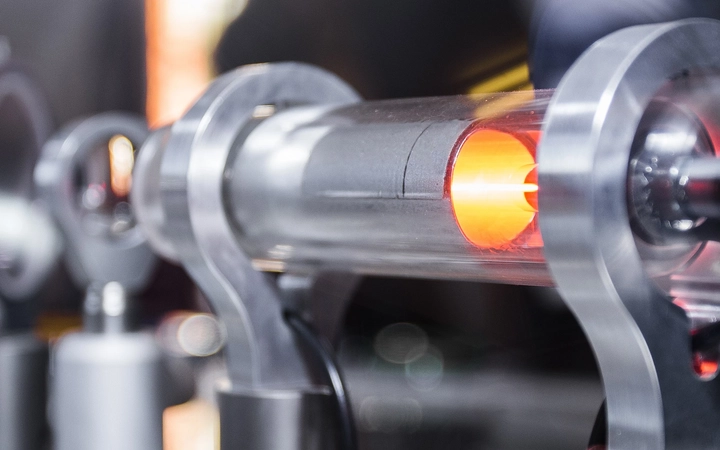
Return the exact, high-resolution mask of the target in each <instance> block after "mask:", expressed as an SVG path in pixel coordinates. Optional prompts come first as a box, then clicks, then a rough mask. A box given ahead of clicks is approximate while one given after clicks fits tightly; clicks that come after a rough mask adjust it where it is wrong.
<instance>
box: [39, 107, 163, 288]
mask: <svg viewBox="0 0 720 450" xmlns="http://www.w3.org/2000/svg"><path fill="white" fill-rule="evenodd" d="M147 135H148V131H147V125H146V124H145V123H144V121H142V120H141V119H138V118H137V117H136V116H132V115H125V114H118V113H106V114H100V115H97V116H94V117H92V118H89V119H86V120H82V121H79V122H76V123H73V124H70V125H68V126H66V127H65V128H64V129H63V130H61V131H60V132H59V133H58V134H56V135H55V136H54V137H53V138H52V139H51V140H50V141H48V142H47V143H46V144H45V147H44V149H43V154H42V158H41V160H40V161H39V163H38V166H37V167H36V169H35V182H36V184H37V187H38V191H39V194H40V196H41V197H42V199H43V200H44V202H45V204H46V205H47V206H48V207H49V208H50V209H51V210H52V212H53V215H54V217H55V220H56V221H57V222H58V223H59V225H60V228H61V229H62V231H63V233H64V235H65V238H66V247H67V248H66V249H67V252H66V260H67V262H68V266H69V268H70V271H71V274H72V275H73V278H74V279H75V282H76V283H77V284H78V285H79V286H83V287H85V286H88V285H89V284H90V283H97V284H99V285H100V286H102V285H104V284H105V283H109V282H111V281H117V282H120V283H121V284H122V285H123V286H124V287H125V289H127V290H129V291H131V292H132V291H136V290H138V289H140V288H142V287H144V286H145V284H146V283H147V280H148V278H149V277H150V275H151V274H152V269H153V267H154V264H155V261H156V258H155V256H154V255H153V253H152V251H151V250H150V248H149V247H148V246H147V244H146V241H145V237H144V236H143V235H142V233H141V231H140V230H139V228H137V227H136V226H134V225H133V223H134V222H133V219H132V212H131V209H130V206H129V204H127V202H120V203H118V204H116V205H113V204H109V205H108V207H110V208H111V210H110V211H107V212H106V211H103V210H102V208H103V207H104V206H105V205H104V203H108V202H109V201H110V200H108V199H107V197H108V196H109V195H110V194H109V191H110V180H102V179H103V177H105V176H106V175H105V174H102V173H100V174H99V179H100V180H99V181H98V183H97V185H98V188H97V189H98V192H97V193H95V192H93V189H95V184H89V182H84V180H85V178H86V177H87V176H92V172H93V167H86V166H83V164H85V163H87V162H88V161H90V160H91V159H92V157H93V156H96V157H98V158H100V159H99V161H98V166H103V165H104V162H103V161H102V157H107V156H105V155H107V152H108V151H109V149H108V148H107V146H108V145H109V144H108V142H109V140H111V139H112V138H113V137H114V136H124V137H126V138H127V139H129V141H130V145H132V146H133V147H135V148H137V147H138V146H139V145H140V144H141V143H142V142H143V141H144V140H145V139H146V137H147ZM103 170H104V168H103ZM98 171H99V172H102V171H101V170H98ZM87 172H90V175H87ZM78 181H79V183H78ZM102 183H106V184H105V186H103V185H102ZM89 194H93V197H91V196H90V195H89ZM88 198H92V199H93V200H92V201H90V204H89V205H86V203H87V202H86V200H87V199H88ZM96 198H97V200H95V199H96ZM121 207H122V208H121ZM120 209H122V210H123V211H122V212H121V215H118V213H119V212H120ZM118 223H120V224H122V226H121V227H117V225H118Z"/></svg>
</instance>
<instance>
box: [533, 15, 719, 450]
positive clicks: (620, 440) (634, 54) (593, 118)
mask: <svg viewBox="0 0 720 450" xmlns="http://www.w3.org/2000/svg"><path fill="white" fill-rule="evenodd" d="M718 42H720V22H717V21H714V20H704V19H690V20H683V21H679V22H673V23H668V24H660V25H644V26H637V27H632V28H628V29H625V30H622V31H619V32H617V33H614V34H612V35H610V36H608V37H606V38H604V39H602V40H600V41H598V42H597V43H596V44H595V45H593V46H592V47H591V48H590V49H589V50H588V51H587V52H586V53H585V54H584V55H583V56H582V57H581V58H580V59H579V60H578V61H577V62H576V63H575V64H574V65H573V66H572V68H571V69H570V71H569V72H568V73H567V74H566V76H565V77H564V78H563V80H562V82H561V83H560V85H559V87H558V89H557V91H556V92H555V95H554V97H553V100H552V102H551V104H550V107H549V109H548V111H547V115H546V123H545V126H544V128H543V138H542V140H541V143H540V146H539V151H538V154H539V161H538V163H539V185H540V186H541V188H540V191H539V206H540V208H539V209H540V228H541V230H542V235H543V241H544V243H545V248H544V253H545V256H546V258H547V261H548V264H549V266H550V269H551V272H552V275H553V277H554V279H555V281H556V283H557V286H558V288H559V290H560V292H561V294H562V296H563V298H564V299H565V300H566V302H567V303H568V305H569V306H570V307H571V309H572V310H573V311H574V313H575V315H576V316H577V318H578V319H579V321H580V323H581V325H582V326H583V328H584V329H585V333H586V335H587V336H588V339H589V340H590V342H591V344H592V346H593V348H594V351H595V354H596V357H597V361H598V364H599V366H600V369H601V372H602V377H603V382H604V385H605V392H606V396H607V402H608V403H607V407H608V427H609V430H610V433H609V448H610V449H613V450H617V449H628V450H630V449H633V450H634V449H640V448H647V449H663V448H666V446H667V447H672V445H671V444H669V442H672V440H673V439H674V437H673V436H669V435H668V431H667V427H668V426H669V424H668V423H666V418H667V414H669V413H671V414H674V412H672V411H670V412H669V411H668V405H664V396H665V395H667V392H668V391H663V390H662V388H663V377H665V378H666V379H672V380H674V381H673V382H674V383H676V384H675V385H674V389H676V390H682V389H684V388H685V386H690V389H696V388H697V389H700V390H701V389H702V388H699V387H697V386H696V384H698V383H699V382H697V383H695V382H696V380H692V379H691V373H690V372H691V371H690V362H689V358H688V361H687V368H686V367H685V365H684V364H683V363H682V362H681V363H678V362H677V361H675V365H674V367H673V368H672V369H667V367H666V366H665V364H666V363H665V362H664V361H665V360H666V359H668V358H667V357H666V356H664V355H663V352H662V351H661V350H664V351H665V352H670V351H671V349H658V343H657V341H658V339H655V338H654V337H650V338H649V337H648V334H652V333H654V334H653V336H661V335H662V334H663V330H658V329H656V330H654V331H652V333H651V332H649V330H651V329H652V327H653V326H655V327H658V326H660V325H659V324H657V325H653V324H652V323H651V322H652V321H654V320H655V321H660V320H662V317H672V318H671V319H667V320H676V319H675V318H674V317H675V316H677V315H678V314H679V313H678V312H676V311H673V309H672V305H670V301H669V300H667V299H666V298H662V300H663V301H662V302H658V301H656V299H657V298H660V295H659V294H658V292H657V290H656V288H655V287H654V285H653V283H652V281H651V280H650V279H649V278H648V276H647V274H646V273H645V271H644V269H643V264H642V261H641V259H640V256H639V254H638V251H637V249H636V247H635V244H634V238H633V234H632V231H631V229H630V225H629V219H628V212H627V206H626V205H627V204H626V186H627V183H626V177H627V167H628V161H629V158H630V149H631V144H632V141H633V137H634V135H635V131H636V128H637V126H638V124H639V122H640V118H641V116H642V114H643V113H644V111H645V109H646V107H647V105H648V104H649V102H650V101H651V99H652V97H653V95H654V94H655V93H656V92H657V91H658V89H659V88H660V87H661V86H662V85H663V84H664V83H666V82H667V81H668V80H669V79H671V78H672V77H674V76H676V75H678V74H681V73H683V71H686V70H694V69H707V68H720V48H719V47H718V44H717V43H718ZM665 304H667V306H665ZM658 310H662V312H658ZM682 319H684V317H682ZM682 319H681V318H677V323H680V321H681V320H682ZM666 333H670V331H667V332H666ZM678 336H679V334H678ZM686 337H687V335H686ZM661 339H662V338H660V340H661ZM678 348H680V347H678ZM672 350H673V351H674V350H675V349H672ZM678 351H685V350H678ZM680 356H681V355H678V356H677V357H676V359H677V358H679V357H680ZM682 356H684V355H682ZM686 369H687V370H686ZM665 370H672V371H675V373H673V374H672V375H670V376H666V375H665V374H663V373H662V371H665ZM659 374H660V375H659ZM678 380H682V381H678ZM693 383H695V384H693ZM686 395H687V396H691V395H692V394H690V393H686ZM695 400H697V399H696V398H693V401H695ZM698 401H699V404H703V402H704V400H703V399H700V400H698ZM675 406H676V405H671V407H675ZM664 408H665V409H664ZM680 408H684V409H683V411H685V409H688V407H687V405H682V406H681V407H680ZM713 408H715V409H717V407H713ZM698 409H702V408H700V407H699V408H698ZM716 413H717V412H716V411H715V412H714V413H712V414H716ZM692 414H693V413H692V412H690V413H688V419H685V420H688V421H689V420H690V419H689V417H690V416H691V415H692ZM712 414H710V413H709V414H708V416H711V415H712ZM673 426H678V424H674V425H673ZM699 426H700V425H698V427H699ZM689 429H690V427H688V430H689ZM688 432H689V431H688ZM708 439H709V440H711V441H712V440H713V439H714V440H715V441H714V442H717V437H712V438H707V437H701V436H698V438H697V442H705V444H703V445H701V446H699V447H693V448H711V447H709V446H706V445H707V442H708ZM712 448H715V447H712Z"/></svg>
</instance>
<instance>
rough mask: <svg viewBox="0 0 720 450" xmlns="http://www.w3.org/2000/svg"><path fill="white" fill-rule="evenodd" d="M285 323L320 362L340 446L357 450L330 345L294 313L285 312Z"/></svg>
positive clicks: (346, 402) (353, 425) (349, 412)
mask: <svg viewBox="0 0 720 450" xmlns="http://www.w3.org/2000/svg"><path fill="white" fill-rule="evenodd" d="M285 321H286V322H287V323H288V325H289V326H290V328H292V329H293V331H294V332H295V333H296V334H297V335H298V336H299V337H300V338H301V339H302V340H303V341H304V342H305V343H306V344H307V345H308V346H309V347H310V348H312V350H313V351H314V352H315V354H316V355H317V356H318V358H320V360H321V361H322V364H323V367H324V368H325V373H326V375H327V378H328V382H329V383H330V386H331V387H332V391H333V396H334V398H335V402H336V405H337V409H338V411H337V412H338V418H339V420H340V431H341V445H340V448H341V449H344V450H357V437H356V431H355V421H354V420H353V413H352V408H351V406H350V399H349V398H348V396H347V393H346V392H345V383H344V381H343V378H342V375H341V374H340V370H339V369H338V365H337V363H336V362H335V358H334V357H333V350H332V346H331V345H330V343H329V342H328V341H327V339H325V338H324V337H322V336H320V335H318V334H317V333H316V332H315V330H313V328H312V326H311V325H310V324H308V323H307V322H305V321H304V320H303V319H302V318H301V317H300V316H298V315H297V314H295V313H294V312H291V311H287V312H285Z"/></svg>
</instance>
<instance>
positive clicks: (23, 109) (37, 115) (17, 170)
mask: <svg viewBox="0 0 720 450" xmlns="http://www.w3.org/2000/svg"><path fill="white" fill-rule="evenodd" d="M0 66H1V67H0V106H1V105H4V104H5V103H6V102H8V101H14V102H16V103H15V105H11V106H14V108H13V110H12V112H13V115H14V117H10V118H9V119H11V120H12V119H17V118H20V119H21V120H22V122H24V123H23V124H22V125H23V127H22V128H25V129H26V130H27V133H28V137H29V138H30V139H31V142H30V145H29V146H28V147H19V148H17V147H14V148H10V149H7V148H3V149H0V171H2V170H3V169H4V170H7V171H11V172H12V175H11V178H12V179H14V181H15V182H14V183H13V182H8V183H7V184H6V180H0V186H2V188H0V191H1V192H0V197H3V196H5V197H7V198H0V200H3V201H4V203H5V204H6V205H10V204H13V205H15V207H16V209H15V211H16V213H17V214H18V215H17V217H16V219H19V218H21V217H22V218H23V219H22V220H25V221H27V226H28V227H30V228H31V229H32V232H33V233H35V235H34V237H33V238H32V239H24V240H22V241H24V242H25V243H26V244H27V245H25V246H24V249H25V251H27V252H28V253H27V254H26V255H25V257H26V258H25V260H24V261H23V267H22V268H21V270H20V271H19V273H13V274H10V273H8V272H7V271H0V295H2V297H3V298H4V299H7V300H25V299H27V298H28V297H29V296H31V295H33V293H35V292H37V290H38V289H39V288H40V287H41V281H42V280H43V279H44V278H45V277H46V276H47V274H48V272H49V271H50V270H51V269H52V267H53V265H54V263H55V261H56V259H57V254H58V252H59V249H58V242H57V237H56V233H55V232H54V229H53V228H52V225H51V224H50V221H49V219H48V218H47V217H46V213H45V212H44V211H42V210H41V209H40V208H38V207H36V206H35V205H30V204H29V202H30V201H31V199H32V192H33V184H32V174H33V169H34V168H35V163H36V162H37V159H38V156H39V154H40V149H41V148H42V145H43V143H44V142H45V140H46V139H47V137H48V135H49V134H50V131H51V129H52V121H51V119H50V111H49V108H48V105H47V103H46V102H45V98H44V97H43V95H42V93H41V92H40V90H39V88H38V87H37V86H36V85H35V83H34V82H33V80H32V79H31V78H29V77H28V76H27V75H26V74H25V73H24V72H23V71H22V70H21V68H18V67H17V66H16V65H14V64H13V63H12V62H6V61H3V62H0ZM12 131H17V130H16V129H14V130H12ZM8 151H10V155H9V156H8V154H7V153H6V152H8ZM0 177H2V175H0ZM17 208H19V209H17ZM13 244H17V245H19V244H20V242H19V240H17V239H16V242H14V243H13Z"/></svg>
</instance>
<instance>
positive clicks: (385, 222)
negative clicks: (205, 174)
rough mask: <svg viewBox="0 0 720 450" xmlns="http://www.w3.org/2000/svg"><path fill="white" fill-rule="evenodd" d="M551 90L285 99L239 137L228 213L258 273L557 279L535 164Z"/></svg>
mask: <svg viewBox="0 0 720 450" xmlns="http://www.w3.org/2000/svg"><path fill="white" fill-rule="evenodd" d="M551 95H552V92H551V91H521V92H514V93H504V94H496V95H482V96H463V97H447V98H430V99H410V100H392V101H378V102H365V103H358V104H355V105H350V106H342V107H328V106H311V107H306V106H298V107H291V108H287V109H283V110H281V111H279V112H277V113H275V114H274V115H272V116H270V117H269V118H266V119H263V120H261V121H260V120H258V121H257V122H255V123H253V125H252V126H251V127H250V128H249V129H247V130H245V132H244V134H245V135H246V136H247V138H246V139H244V140H241V141H240V142H239V143H238V145H237V149H236V154H235V155H234V156H233V158H231V160H230V161H229V163H228V169H227V179H226V185H225V189H226V196H225V197H226V200H227V209H228V216H230V217H232V218H233V221H234V225H235V227H236V230H237V233H238V239H239V241H240V243H241V245H242V246H243V248H244V249H245V251H246V252H247V253H248V254H249V255H250V256H251V258H252V259H253V261H254V263H255V265H256V266H257V267H258V268H259V269H262V270H267V271H293V272H312V271H315V270H342V271H352V272H356V273H364V274H382V275H396V276H420V277H431V278H432V277H435V278H458V279H469V280H483V281H496V282H503V283H517V284H527V285H551V284H552V280H551V278H550V276H549V273H548V270H547V266H546V264H545V260H544V257H543V254H542V239H541V237H540V233H539V230H538V227H537V191H538V185H537V172H536V164H535V149H536V146H537V142H538V140H539V139H540V128H541V126H542V121H543V115H544V112H545V110H546V108H547V105H548V102H549V100H550V97H551ZM263 110H264V111H266V110H267V108H264V109H263ZM241 135H243V133H241Z"/></svg>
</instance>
